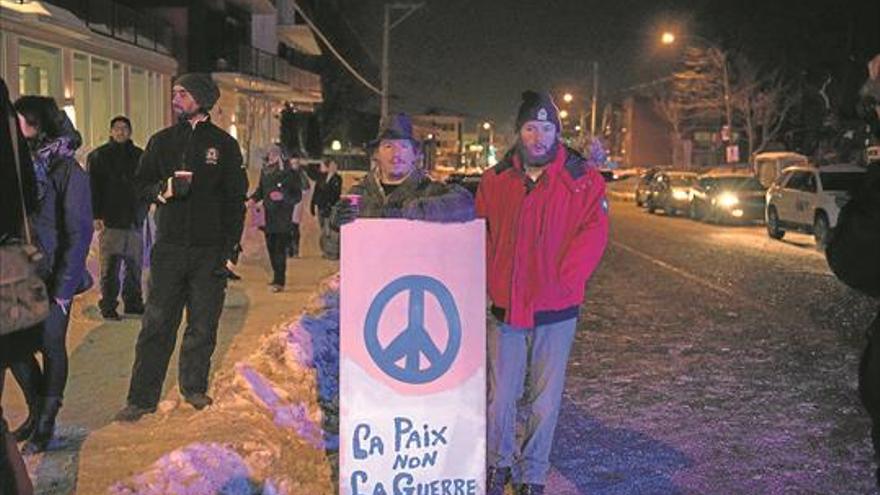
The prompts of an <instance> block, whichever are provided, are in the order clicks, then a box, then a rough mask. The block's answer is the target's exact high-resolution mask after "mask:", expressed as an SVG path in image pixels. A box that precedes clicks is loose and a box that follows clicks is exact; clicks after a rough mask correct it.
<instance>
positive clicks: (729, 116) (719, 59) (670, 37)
mask: <svg viewBox="0 0 880 495" xmlns="http://www.w3.org/2000/svg"><path fill="white" fill-rule="evenodd" d="M684 38H689V39H692V40H696V41H699V42H701V43H703V44H704V45H706V48H707V50H708V54H709V56H710V57H712V58H713V59H714V62H715V63H716V64H718V65H719V66H721V77H722V79H723V81H722V83H723V88H724V94H723V98H724V121H725V126H726V127H727V132H728V133H731V132H732V131H733V126H732V123H733V111H732V110H731V106H730V74H729V72H728V68H727V53H726V52H725V51H724V50H723V49H722V48H721V47H720V46H718V44H717V43H715V42H713V41H712V40H709V39H707V38H704V37H702V36H700V35H697V34H688V35H685V36H684ZM675 40H676V38H675V34H673V33H671V32H669V31H667V32H664V33H663V35H662V36H661V37H660V41H661V43H663V44H664V45H671V44H673V43H675ZM722 134H723V133H722ZM728 135H729V134H728ZM725 155H726V154H725ZM725 161H727V159H726V157H725Z"/></svg>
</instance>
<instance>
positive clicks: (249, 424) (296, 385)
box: [111, 275, 339, 495]
mask: <svg viewBox="0 0 880 495" xmlns="http://www.w3.org/2000/svg"><path fill="white" fill-rule="evenodd" d="M338 370H339V277H338V275H336V276H334V277H331V278H330V279H327V280H325V281H323V282H322V284H321V289H320V290H319V291H318V294H317V296H316V297H315V298H314V299H313V300H312V301H311V302H310V303H309V304H308V306H307V308H306V310H305V311H304V313H303V314H301V315H300V316H299V317H297V318H296V319H294V320H293V321H291V322H287V323H284V324H282V325H279V326H278V327H275V328H274V329H273V330H272V331H271V332H269V333H268V334H267V335H266V336H265V337H263V339H262V341H261V342H260V344H259V346H258V348H257V350H256V352H254V353H253V354H251V355H250V356H249V357H248V358H247V359H246V360H244V361H242V362H238V363H236V365H235V366H234V369H232V370H230V371H228V372H226V373H221V374H220V375H219V376H218V377H217V378H216V379H215V383H216V385H217V386H216V390H215V391H214V393H213V396H214V405H213V406H212V407H210V408H208V409H206V410H204V411H201V412H200V413H198V414H199V417H198V419H196V420H195V421H196V422H197V424H198V425H199V428H200V430H202V432H203V433H201V438H204V439H210V440H213V441H222V442H223V443H222V444H204V443H201V442H197V443H191V444H189V445H187V446H186V447H183V448H180V449H177V450H174V451H172V452H170V453H168V454H167V455H165V456H164V457H162V458H161V459H159V460H158V461H157V462H156V463H154V464H153V466H151V467H150V468H149V470H148V471H146V472H145V473H142V474H139V475H136V476H134V477H132V478H130V479H129V480H127V481H125V482H121V483H117V484H116V485H114V487H113V488H112V490H111V493H113V494H114V495H135V494H137V495H151V494H154V493H155V494H159V493H174V494H207V493H211V494H214V493H223V494H236V495H237V494H263V495H270V494H271V495H274V494H278V495H283V494H289V495H297V494H306V493H308V494H314V493H326V492H328V491H332V488H331V486H332V483H333V481H334V479H333V478H334V476H333V475H332V474H331V472H330V467H329V466H330V465H331V464H332V462H330V461H328V458H329V457H335V451H336V450H337V449H338V444H339V441H338V436H337V435H336V433H335V432H336V431H338V410H339V407H338V404H339V401H338V390H339V371H338ZM160 414H161V413H160ZM219 439H222V440H219Z"/></svg>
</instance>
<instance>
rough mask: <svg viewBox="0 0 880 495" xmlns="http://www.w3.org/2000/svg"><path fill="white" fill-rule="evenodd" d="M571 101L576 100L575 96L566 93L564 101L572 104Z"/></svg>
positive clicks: (563, 96)
mask: <svg viewBox="0 0 880 495" xmlns="http://www.w3.org/2000/svg"><path fill="white" fill-rule="evenodd" d="M571 100H574V96H572V94H571V93H565V94H564V95H562V101H564V102H566V103H571Z"/></svg>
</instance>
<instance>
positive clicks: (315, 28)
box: [293, 2, 382, 95]
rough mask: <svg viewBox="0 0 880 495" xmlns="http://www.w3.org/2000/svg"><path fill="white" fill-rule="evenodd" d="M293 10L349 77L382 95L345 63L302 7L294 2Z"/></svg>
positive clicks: (380, 91)
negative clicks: (325, 46) (348, 73)
mask: <svg viewBox="0 0 880 495" xmlns="http://www.w3.org/2000/svg"><path fill="white" fill-rule="evenodd" d="M293 8H294V9H296V11H297V12H299V15H300V16H302V18H303V19H304V20H305V21H306V24H308V25H309V27H310V28H311V29H312V31H314V32H315V34H317V35H318V38H321V41H323V42H324V44H325V45H327V48H329V49H330V52H332V53H333V55H335V56H336V58H337V59H338V60H339V62H340V63H342V65H343V66H344V67H345V68H346V69H348V71H349V72H351V75H353V76H354V77H355V78H356V79H357V80H358V81H360V82H361V84H363V85H364V86H366V87H367V88H369V89H371V90H372V91H373V92H374V93H376V94H378V95H381V94H382V90H381V89H379V88H377V87H376V86H373V85H372V84H370V82H369V81H367V80H366V79H364V77H363V76H361V75H360V74H359V73H358V71H357V70H355V69H354V67H352V66H351V65H350V64H349V63H348V61H346V60H345V58H344V57H343V56H342V55H340V54H339V52H337V51H336V48H334V47H333V45H332V44H330V41H329V40H328V39H327V37H326V36H324V33H322V32H321V31H320V30H319V29H318V27H317V26H315V23H313V22H312V20H311V19H309V17H308V16H307V15H306V13H305V12H304V11H303V9H302V7H300V6H299V5H298V4H297V3H296V2H293Z"/></svg>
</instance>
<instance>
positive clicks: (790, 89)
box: [732, 57, 800, 157]
mask: <svg viewBox="0 0 880 495" xmlns="http://www.w3.org/2000/svg"><path fill="white" fill-rule="evenodd" d="M735 68H736V82H735V85H734V90H733V98H732V100H733V106H734V108H735V110H736V112H737V114H738V115H739V117H740V118H741V120H742V127H743V130H744V131H745V133H746V137H747V138H748V143H749V156H750V157H751V156H752V155H753V154H754V153H760V152H761V151H763V150H764V149H765V148H766V147H767V145H768V144H770V143H771V142H773V141H774V140H776V138H777V137H778V136H779V134H780V132H781V130H782V126H783V125H784V124H785V119H786V117H787V116H788V113H789V111H791V109H792V108H793V107H794V106H795V104H797V102H798V101H799V100H800V95H799V93H798V91H797V89H796V88H795V87H794V85H793V84H791V83H790V82H789V81H788V80H786V78H785V77H784V76H783V74H782V72H781V71H779V70H772V71H761V70H759V69H758V68H757V67H756V66H754V65H753V64H752V63H750V62H749V61H748V60H747V59H745V58H743V57H739V58H737V59H736V61H735Z"/></svg>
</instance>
